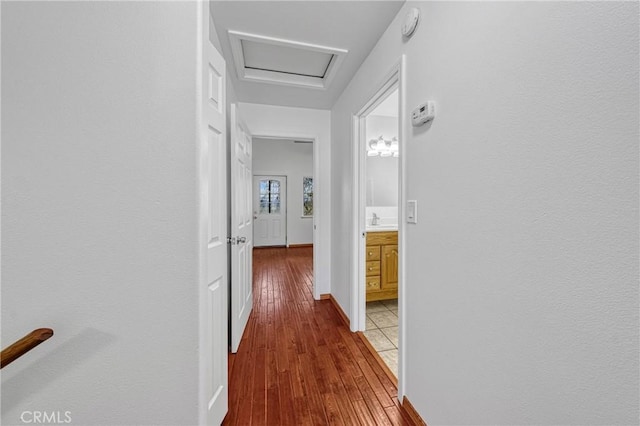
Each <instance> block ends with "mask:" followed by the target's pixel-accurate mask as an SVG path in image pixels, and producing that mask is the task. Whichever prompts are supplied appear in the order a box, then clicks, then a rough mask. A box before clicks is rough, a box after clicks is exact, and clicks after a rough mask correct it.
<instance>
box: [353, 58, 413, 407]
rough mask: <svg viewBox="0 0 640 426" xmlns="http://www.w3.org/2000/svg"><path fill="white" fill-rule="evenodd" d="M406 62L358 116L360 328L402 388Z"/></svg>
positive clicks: (356, 175) (356, 253) (356, 179)
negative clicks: (404, 97)
mask: <svg viewBox="0 0 640 426" xmlns="http://www.w3.org/2000/svg"><path fill="white" fill-rule="evenodd" d="M401 70H402V67H401V62H400V63H398V65H397V66H396V67H394V68H393V69H392V71H391V72H390V73H389V74H388V77H387V78H386V79H385V81H384V83H383V84H381V85H379V86H378V90H377V92H375V93H374V94H372V97H371V98H370V100H369V101H368V102H367V103H366V104H365V106H364V107H363V108H362V109H361V110H360V112H359V113H358V114H357V115H356V116H355V117H354V140H355V141H357V144H356V145H357V146H356V148H355V150H356V151H355V153H354V159H355V160H354V163H355V164H354V170H355V173H354V186H355V187H356V188H358V196H357V197H356V198H357V200H356V203H355V204H356V206H355V208H354V211H355V213H354V215H355V217H354V222H355V223H357V224H358V226H357V231H358V234H357V236H356V238H355V239H354V259H356V265H355V271H354V281H355V282H356V284H355V286H354V287H355V288H354V289H353V291H352V296H353V299H352V300H353V304H352V307H353V309H354V310H353V312H354V313H355V315H353V318H354V319H355V320H356V327H355V328H356V330H358V331H359V332H362V335H363V337H364V338H366V340H367V341H368V343H369V345H368V346H369V347H370V349H371V350H372V351H374V352H376V353H377V355H378V358H379V361H381V362H382V363H384V365H386V367H387V369H388V373H391V374H392V375H393V377H394V378H397V379H398V397H399V398H401V397H402V396H403V392H402V386H401V384H402V383H403V380H402V356H401V355H402V342H403V339H402V277H403V274H402V271H403V268H402V241H403V240H402V232H403V224H402V220H399V218H401V217H402V212H403V209H402V200H403V198H404V197H403V194H402V186H403V185H402V181H403V178H402V176H403V174H402V163H403V161H402V160H403V157H402V151H403V150H402V146H403V140H402V133H403V132H402V125H401V123H402V122H403V120H402V117H403V110H402V108H401V105H402V103H401V100H402V98H403V96H402V85H401Z"/></svg>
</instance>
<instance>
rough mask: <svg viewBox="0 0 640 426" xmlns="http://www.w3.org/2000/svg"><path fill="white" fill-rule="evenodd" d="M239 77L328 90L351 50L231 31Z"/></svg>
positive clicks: (232, 47)
mask: <svg viewBox="0 0 640 426" xmlns="http://www.w3.org/2000/svg"><path fill="white" fill-rule="evenodd" d="M229 40H230V42H231V51H232V54H233V59H234V63H235V65H236V71H237V73H238V78H239V79H241V80H246V81H254V82H261V83H269V84H281V85H287V86H298V87H308V88H315V89H326V88H327V87H328V86H329V84H330V82H331V79H332V78H333V77H334V75H335V73H336V71H337V68H338V66H339V65H340V63H341V62H342V60H343V59H344V55H346V53H347V52H348V51H347V50H344V49H336V48H331V47H326V46H319V45H313V44H309V43H302V42H297V41H292V40H284V39H276V38H273V37H265V36H259V35H255V34H247V33H241V32H237V31H229Z"/></svg>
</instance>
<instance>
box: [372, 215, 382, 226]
mask: <svg viewBox="0 0 640 426" xmlns="http://www.w3.org/2000/svg"><path fill="white" fill-rule="evenodd" d="M378 219H380V218H379V217H378V215H377V214H375V213H374V214H373V217H372V218H371V226H375V225H377V224H378Z"/></svg>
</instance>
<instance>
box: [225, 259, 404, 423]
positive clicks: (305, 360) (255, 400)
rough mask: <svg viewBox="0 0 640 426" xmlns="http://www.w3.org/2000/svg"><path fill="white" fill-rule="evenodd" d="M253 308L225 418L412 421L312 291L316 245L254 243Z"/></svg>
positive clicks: (234, 360) (232, 370) (235, 359)
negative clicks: (259, 245) (262, 245)
mask: <svg viewBox="0 0 640 426" xmlns="http://www.w3.org/2000/svg"><path fill="white" fill-rule="evenodd" d="M253 271H254V277H253V283H254V284H253V312H252V314H251V316H250V318H249V322H248V324H247V328H246V330H245V333H244V336H243V338H242V342H241V344H240V347H239V349H238V353H237V354H235V355H230V357H229V385H230V386H229V412H228V414H227V417H226V418H225V421H224V423H223V424H225V425H334V424H335V425H347V426H349V425H359V424H363V425H412V424H413V423H412V421H411V419H410V417H409V415H408V414H407V413H406V411H405V410H404V409H403V408H402V407H401V406H400V404H399V402H398V400H397V398H396V396H397V389H396V386H395V385H394V384H393V383H392V382H391V381H390V380H389V378H388V377H387V376H386V375H385V373H384V372H383V370H382V369H381V367H380V366H379V365H378V364H377V362H376V361H375V359H374V358H373V356H372V355H371V353H370V352H369V350H368V349H367V348H366V347H365V345H364V344H363V343H362V341H361V340H360V338H359V337H358V336H357V335H356V334H354V333H351V332H350V331H349V328H348V327H347V326H345V325H344V323H343V322H342V320H341V318H340V316H339V314H338V312H337V311H336V310H335V308H334V306H333V304H332V303H331V302H330V301H329V300H321V301H314V300H313V296H312V284H311V283H312V281H311V280H312V249H311V248H293V249H291V248H289V249H286V248H268V249H256V250H254V257H253Z"/></svg>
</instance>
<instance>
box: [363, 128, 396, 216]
mask: <svg viewBox="0 0 640 426" xmlns="http://www.w3.org/2000/svg"><path fill="white" fill-rule="evenodd" d="M380 136H382V137H383V139H385V140H391V139H392V138H394V137H395V138H397V137H398V117H386V116H381V115H370V116H368V117H367V119H366V140H367V141H369V140H371V139H378V138H379V137H380ZM365 170H366V181H367V196H366V205H367V206H371V207H373V206H385V207H390V206H397V205H398V158H397V157H380V156H377V157H367V162H366V165H365Z"/></svg>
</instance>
